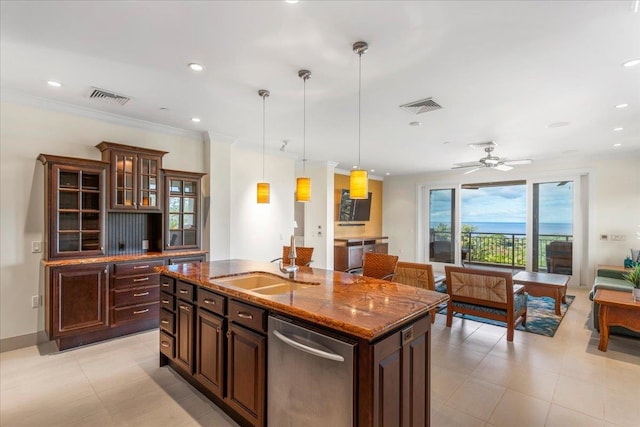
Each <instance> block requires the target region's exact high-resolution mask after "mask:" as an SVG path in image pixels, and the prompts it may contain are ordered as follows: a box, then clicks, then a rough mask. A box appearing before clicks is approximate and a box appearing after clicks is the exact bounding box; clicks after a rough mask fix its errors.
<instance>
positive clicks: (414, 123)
mask: <svg viewBox="0 0 640 427" xmlns="http://www.w3.org/2000/svg"><path fill="white" fill-rule="evenodd" d="M421 124H422V123H420V122H411V123H409V126H420V125H421Z"/></svg>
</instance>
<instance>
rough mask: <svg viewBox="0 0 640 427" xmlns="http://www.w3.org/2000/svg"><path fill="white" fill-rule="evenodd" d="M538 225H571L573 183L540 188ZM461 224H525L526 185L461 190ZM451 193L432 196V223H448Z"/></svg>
mask: <svg viewBox="0 0 640 427" xmlns="http://www.w3.org/2000/svg"><path fill="white" fill-rule="evenodd" d="M539 189H540V190H539V192H540V222H541V223H571V222H572V221H573V183H571V182H567V183H565V184H562V185H558V182H552V183H543V184H540V185H539ZM461 198H462V222H463V223H472V222H518V223H524V222H526V220H527V212H526V207H527V195H526V186H525V185H512V186H505V187H482V188H479V189H477V190H470V189H463V190H462V196H461ZM450 210H451V193H450V191H448V190H442V191H436V192H432V193H431V222H444V223H448V222H449V220H450V218H451V214H450Z"/></svg>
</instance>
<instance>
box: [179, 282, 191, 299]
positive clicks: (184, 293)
mask: <svg viewBox="0 0 640 427" xmlns="http://www.w3.org/2000/svg"><path fill="white" fill-rule="evenodd" d="M176 296H177V297H178V298H179V299H181V300H185V301H189V302H193V285H192V284H191V283H186V282H183V281H182V280H178V281H177V283H176Z"/></svg>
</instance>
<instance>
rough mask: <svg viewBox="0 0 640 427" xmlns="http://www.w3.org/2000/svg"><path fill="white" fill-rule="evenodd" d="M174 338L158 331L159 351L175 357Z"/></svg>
mask: <svg viewBox="0 0 640 427" xmlns="http://www.w3.org/2000/svg"><path fill="white" fill-rule="evenodd" d="M174 349H175V338H173V337H172V336H171V335H169V334H167V333H166V332H162V331H160V352H161V353H162V354H164V355H165V356H168V357H170V358H171V359H173V358H174V357H175V350H174Z"/></svg>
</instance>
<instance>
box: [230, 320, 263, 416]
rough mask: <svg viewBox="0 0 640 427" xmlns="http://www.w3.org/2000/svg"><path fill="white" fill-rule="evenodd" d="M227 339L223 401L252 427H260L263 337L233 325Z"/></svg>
mask: <svg viewBox="0 0 640 427" xmlns="http://www.w3.org/2000/svg"><path fill="white" fill-rule="evenodd" d="M227 337H228V338H227V339H228V341H227V346H228V353H227V397H226V401H227V403H228V404H229V406H231V407H232V408H233V409H234V410H235V411H236V412H238V413H239V414H241V415H242V416H243V417H244V418H246V419H247V420H249V421H250V422H251V424H252V425H254V426H263V425H264V422H265V404H266V366H267V363H266V362H267V337H266V336H264V335H262V334H259V333H256V332H253V331H251V330H249V329H247V328H244V327H242V326H240V325H236V324H234V323H230V324H229V331H228V332H227Z"/></svg>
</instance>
